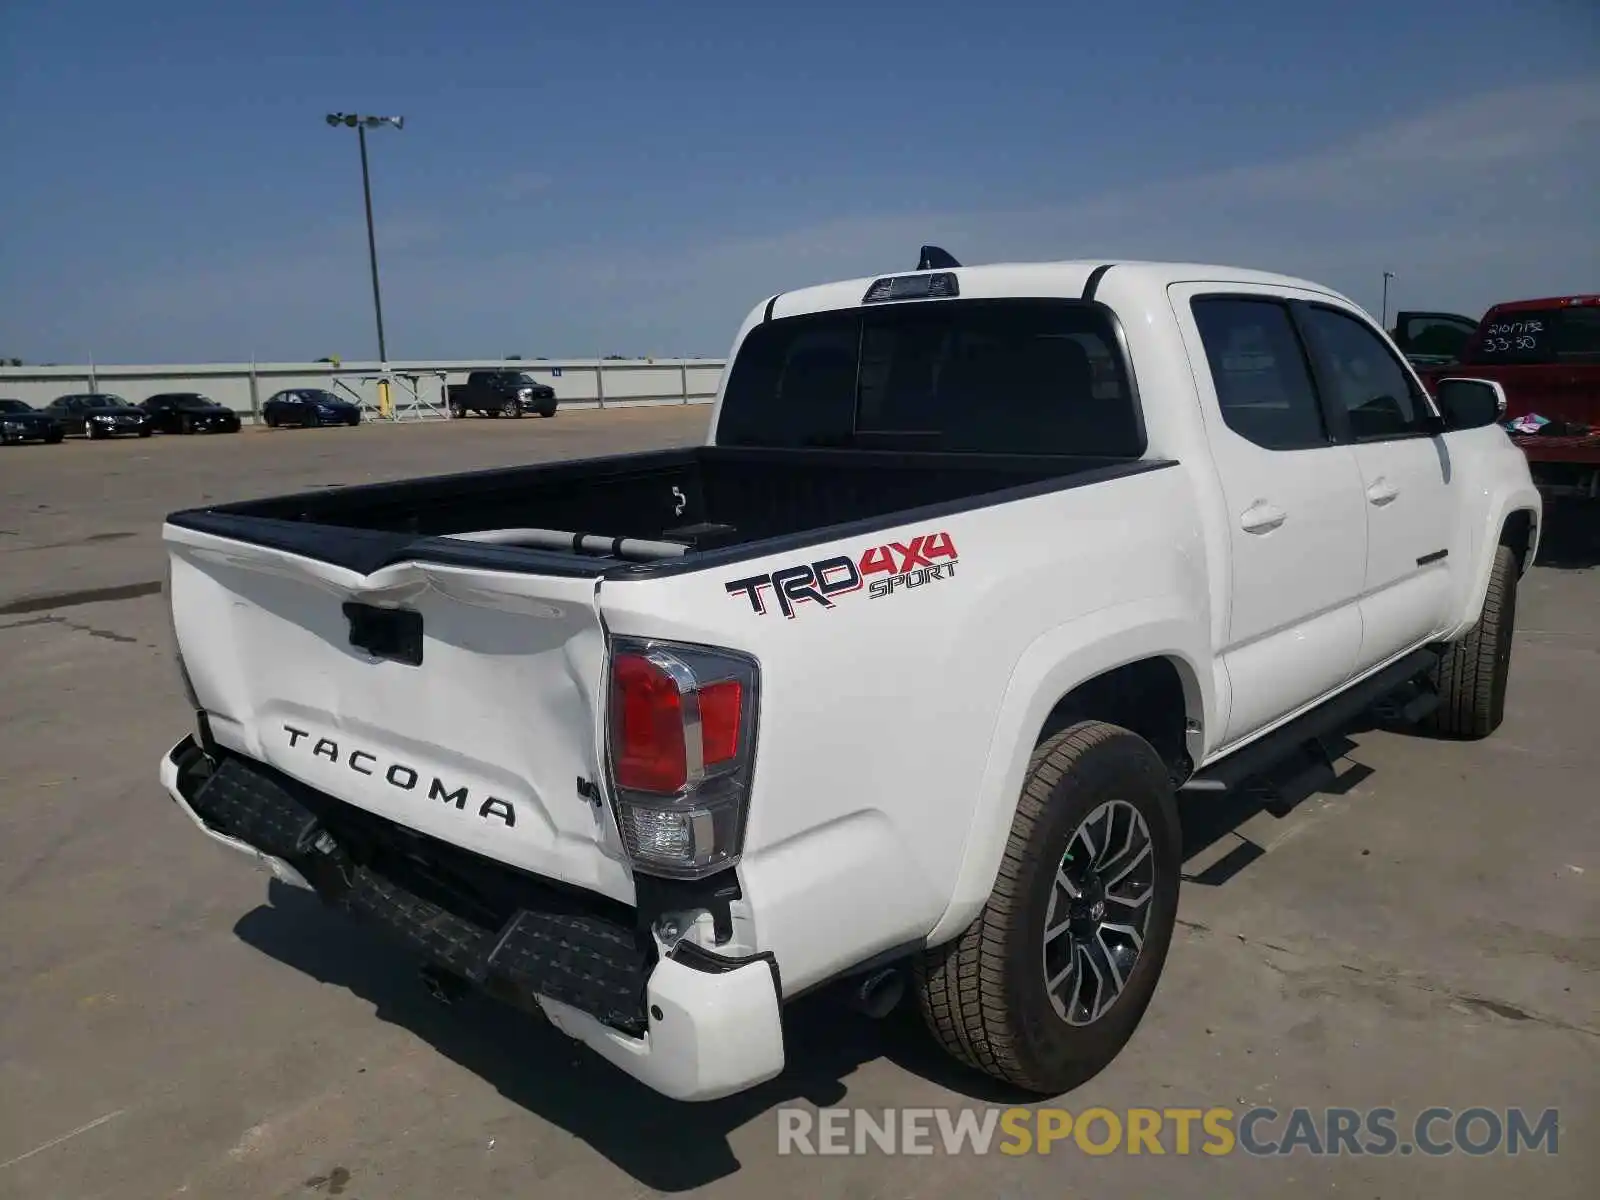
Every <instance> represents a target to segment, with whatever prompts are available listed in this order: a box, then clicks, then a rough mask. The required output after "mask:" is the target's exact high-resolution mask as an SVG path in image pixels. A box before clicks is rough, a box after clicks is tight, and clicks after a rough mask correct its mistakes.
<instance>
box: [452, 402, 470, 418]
mask: <svg viewBox="0 0 1600 1200" xmlns="http://www.w3.org/2000/svg"><path fill="white" fill-rule="evenodd" d="M450 415H451V416H452V417H454V418H455V419H456V420H458V421H459V420H461V419H462V418H464V417H465V416H466V415H467V406H466V405H465V404H452V405H451V406H450Z"/></svg>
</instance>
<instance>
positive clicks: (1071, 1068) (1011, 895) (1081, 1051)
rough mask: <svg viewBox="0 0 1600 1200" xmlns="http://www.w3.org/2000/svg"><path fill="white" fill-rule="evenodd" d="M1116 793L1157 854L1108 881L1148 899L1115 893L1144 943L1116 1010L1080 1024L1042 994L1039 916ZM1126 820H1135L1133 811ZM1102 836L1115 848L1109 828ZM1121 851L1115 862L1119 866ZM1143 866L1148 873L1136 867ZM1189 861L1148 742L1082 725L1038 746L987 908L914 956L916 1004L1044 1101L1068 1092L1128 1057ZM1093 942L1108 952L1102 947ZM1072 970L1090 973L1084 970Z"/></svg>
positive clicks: (976, 1060) (937, 1034) (953, 1045)
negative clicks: (1136, 921) (1126, 877)
mask: <svg viewBox="0 0 1600 1200" xmlns="http://www.w3.org/2000/svg"><path fill="white" fill-rule="evenodd" d="M1115 801H1123V802H1125V805H1124V806H1123V807H1119V808H1116V809H1113V810H1112V814H1113V817H1115V814H1116V813H1118V812H1123V811H1125V809H1126V808H1131V809H1132V810H1133V811H1136V812H1137V813H1138V815H1139V817H1141V818H1142V819H1143V822H1144V826H1145V829H1146V831H1147V832H1148V835H1149V850H1150V852H1149V854H1148V855H1147V856H1143V857H1142V858H1141V859H1140V861H1139V863H1137V864H1136V867H1137V870H1136V871H1135V872H1133V873H1132V875H1131V876H1130V878H1135V879H1136V883H1135V884H1132V885H1129V884H1123V885H1118V884H1117V883H1116V882H1115V880H1113V883H1112V886H1113V887H1119V886H1121V887H1130V886H1137V887H1139V888H1140V889H1141V890H1140V895H1141V896H1143V895H1148V899H1144V900H1142V901H1141V902H1139V904H1137V905H1129V904H1128V903H1127V901H1126V900H1125V899H1124V900H1122V901H1118V902H1117V903H1118V904H1119V908H1118V909H1117V910H1115V911H1117V912H1118V914H1119V915H1121V914H1122V913H1124V912H1127V913H1137V911H1138V909H1139V908H1144V909H1147V910H1148V911H1147V914H1146V916H1145V922H1146V923H1145V925H1144V931H1143V939H1142V944H1141V945H1140V946H1139V947H1138V948H1137V956H1136V957H1134V958H1133V959H1132V960H1131V961H1132V968H1131V970H1130V971H1129V972H1128V973H1127V975H1126V980H1125V983H1124V986H1123V988H1122V990H1121V992H1120V993H1119V994H1117V995H1116V996H1115V998H1114V999H1112V1000H1111V1001H1110V1003H1109V1007H1108V1008H1106V1009H1105V1010H1104V1011H1103V1012H1101V1013H1099V1014H1098V1016H1093V1015H1091V1016H1090V1019H1089V1020H1088V1021H1086V1022H1085V1023H1080V1024H1072V1023H1069V1022H1068V1020H1067V1019H1066V1017H1065V1016H1063V1015H1062V1012H1061V1011H1059V1010H1058V1009H1057V1008H1056V1006H1055V1003H1054V1002H1053V1001H1052V999H1051V997H1050V994H1049V992H1048V990H1047V985H1046V980H1045V974H1046V970H1047V962H1048V955H1049V954H1050V953H1051V952H1050V951H1048V950H1047V949H1046V945H1045V922H1046V918H1047V916H1048V915H1049V914H1050V913H1051V911H1052V909H1051V904H1052V897H1053V896H1054V895H1056V893H1057V888H1056V883H1055V881H1056V878H1057V872H1058V870H1062V871H1064V870H1066V869H1067V862H1068V858H1069V856H1070V855H1071V854H1072V853H1073V852H1075V847H1076V846H1077V845H1081V844H1082V843H1079V842H1078V841H1077V834H1078V832H1079V830H1080V827H1082V826H1084V825H1085V823H1086V821H1087V820H1088V819H1089V818H1090V817H1091V815H1093V814H1095V813H1097V812H1099V811H1102V809H1103V808H1105V807H1106V806H1108V805H1110V804H1111V803H1112V802H1115ZM1127 822H1128V824H1129V825H1130V826H1131V825H1132V824H1133V820H1132V818H1131V817H1128V818H1127ZM1106 842H1107V843H1108V844H1109V845H1121V842H1120V839H1119V837H1118V836H1117V835H1115V834H1114V832H1113V831H1112V830H1107V837H1106ZM1101 853H1102V854H1104V853H1105V850H1104V849H1102V851H1101ZM1094 857H1095V858H1096V862H1098V861H1099V856H1094ZM1118 857H1119V856H1117V855H1113V856H1112V858H1111V859H1110V860H1109V862H1108V863H1107V865H1108V866H1111V867H1119V866H1120V864H1119V862H1118ZM1145 860H1148V875H1147V876H1144V875H1142V874H1141V873H1143V872H1145V871H1146V866H1145V865H1143V864H1144V863H1145ZM1182 864H1183V850H1182V835H1181V832H1180V829H1179V825H1178V813H1177V805H1176V803H1175V802H1174V799H1173V793H1172V782H1171V779H1170V777H1169V773H1168V770H1167V766H1166V764H1165V763H1163V762H1162V760H1161V757H1160V755H1158V754H1157V753H1156V752H1155V750H1154V749H1153V748H1152V747H1151V746H1150V744H1149V743H1148V742H1146V741H1145V740H1144V739H1143V738H1141V737H1139V736H1138V735H1137V734H1134V733H1130V732H1129V731H1128V730H1126V729H1122V728H1120V727H1118V726H1115V725H1108V724H1105V723H1103V722H1099V721H1086V722H1083V723H1080V724H1077V725H1073V726H1071V727H1070V728H1068V729H1065V730H1063V731H1062V732H1060V733H1058V734H1056V735H1055V736H1054V737H1051V738H1049V739H1047V740H1046V741H1045V742H1043V743H1041V744H1040V745H1039V746H1038V748H1037V749H1035V750H1034V752H1033V757H1032V759H1031V761H1030V763H1029V768H1028V777H1027V781H1026V783H1025V784H1024V785H1023V789H1022V795H1021V797H1020V798H1019V800H1018V802H1017V811H1016V816H1015V817H1014V818H1013V821H1012V825H1011V834H1010V837H1009V839H1008V841H1007V843H1006V850H1005V858H1004V860H1003V861H1002V863H1001V866H1000V873H999V876H998V878H997V879H996V880H995V884H994V890H993V892H992V893H991V894H990V896H989V900H988V903H987V904H985V906H984V908H983V911H982V912H981V913H980V914H979V915H978V917H977V919H976V920H975V921H973V923H972V924H971V925H969V926H968V927H967V929H966V930H965V931H964V932H963V933H962V934H961V935H960V936H959V937H957V938H955V939H954V940H952V941H949V942H946V943H944V944H943V945H940V946H937V947H935V948H933V949H931V950H929V951H927V952H925V953H924V954H923V955H922V956H921V957H920V959H919V960H918V962H917V964H916V967H915V972H914V978H915V982H916V992H917V997H918V1002H919V1004H920V1006H921V1009H922V1015H923V1019H924V1021H925V1022H926V1024H927V1026H928V1028H929V1030H930V1031H931V1032H932V1033H933V1036H934V1038H935V1039H936V1040H937V1041H938V1042H939V1043H940V1044H941V1045H942V1046H943V1047H944V1049H945V1050H946V1051H947V1052H948V1053H949V1054H951V1055H952V1056H954V1057H955V1058H956V1059H958V1060H959V1061H961V1062H964V1063H966V1064H967V1065H969V1066H972V1067H975V1068H976V1069H978V1070H979V1071H982V1072H983V1073H984V1074H987V1075H990V1076H993V1077H994V1078H996V1079H999V1080H1002V1081H1003V1082H1006V1083H1009V1084H1012V1085H1013V1086H1016V1087H1019V1088H1023V1089H1025V1090H1027V1091H1030V1092H1034V1093H1038V1094H1040V1095H1057V1094H1060V1093H1062V1092H1065V1091H1070V1090H1071V1089H1072V1088H1074V1087H1076V1086H1078V1085H1079V1084H1081V1083H1083V1082H1084V1081H1085V1080H1087V1079H1089V1078H1091V1077H1093V1076H1094V1075H1095V1074H1096V1073H1097V1072H1099V1071H1100V1070H1101V1069H1103V1068H1104V1067H1105V1066H1106V1064H1108V1063H1109V1062H1111V1060H1112V1059H1114V1058H1115V1057H1116V1056H1117V1055H1118V1053H1120V1052H1121V1050H1122V1048H1123V1046H1125V1045H1126V1044H1127V1042H1128V1040H1129V1038H1131V1037H1132V1036H1133V1033H1134V1030H1135V1029H1136V1028H1138V1025H1139V1022H1140V1020H1141V1019H1142V1018H1143V1016H1144V1012H1145V1009H1146V1008H1147V1007H1148V1006H1149V1004H1150V1000H1151V997H1152V996H1154V995H1155V989H1156V982H1157V980H1159V979H1160V977H1161V969H1162V967H1163V965H1164V964H1165V962H1166V957H1167V949H1168V947H1169V946H1170V944H1171V942H1172V930H1173V926H1174V924H1175V922H1176V919H1177V912H1178V885H1179V875H1180V872H1181V870H1182ZM1107 873H1108V874H1109V873H1110V872H1107ZM1063 894H1064V893H1063ZM1099 907H1100V910H1101V915H1099V916H1096V917H1094V918H1093V920H1094V921H1103V920H1104V919H1105V917H1106V916H1107V915H1109V913H1110V912H1111V911H1113V910H1110V909H1108V908H1107V905H1106V904H1105V903H1102V904H1101V905H1100V906H1099ZM1114 936H1120V935H1114ZM1062 940H1067V941H1068V942H1069V943H1071V944H1073V949H1072V950H1071V954H1072V955H1073V958H1072V961H1073V962H1075V963H1081V959H1079V958H1078V957H1077V954H1078V951H1077V949H1076V943H1077V941H1078V939H1076V938H1067V939H1057V941H1056V942H1054V943H1052V946H1053V947H1055V949H1056V950H1058V951H1059V950H1060V949H1061V948H1062V947H1061V946H1060V942H1061V941H1062ZM1088 941H1089V939H1087V938H1085V939H1084V942H1085V944H1087V943H1088ZM1098 945H1099V947H1100V949H1101V950H1102V951H1103V950H1105V946H1106V944H1105V942H1104V941H1100V942H1099V943H1098ZM1125 948H1126V946H1124V949H1125ZM1124 965H1125V964H1124ZM1052 969H1053V968H1052ZM1075 969H1077V970H1078V971H1079V974H1080V975H1081V976H1082V978H1084V979H1088V978H1089V976H1088V975H1087V974H1086V973H1084V972H1083V971H1082V967H1081V965H1080V966H1078V967H1077V968H1075ZM1097 974H1098V972H1097ZM1097 1002H1098V993H1097ZM1080 1015H1081V1014H1080Z"/></svg>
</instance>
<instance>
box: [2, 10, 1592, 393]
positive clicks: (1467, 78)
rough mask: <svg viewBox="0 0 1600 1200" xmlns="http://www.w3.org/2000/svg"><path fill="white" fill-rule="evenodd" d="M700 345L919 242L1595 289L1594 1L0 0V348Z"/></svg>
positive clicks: (147, 351)
mask: <svg viewBox="0 0 1600 1200" xmlns="http://www.w3.org/2000/svg"><path fill="white" fill-rule="evenodd" d="M350 109H359V110H361V111H363V112H377V113H400V114H404V115H405V117H406V127H405V129H404V130H403V131H402V132H398V133H397V132H395V131H393V130H381V131H379V132H377V133H374V134H373V135H372V136H371V150H372V170H373V191H374V207H375V209H376V212H377V226H378V249H379V262H380V267H381V270H382V275H383V298H384V310H385V319H386V325H387V335H388V344H389V353H390V357H391V358H393V359H396V360H401V359H408V358H425V357H448V358H468V357H476V356H493V357H498V356H501V355H507V354H522V355H525V356H532V355H546V356H550V357H562V356H589V355H593V354H603V353H618V354H625V355H636V354H637V355H645V354H654V355H671V354H680V353H681V354H711V355H720V354H722V353H724V352H725V351H726V350H727V348H728V343H729V341H730V339H731V337H732V335H733V333H734V330H735V328H736V326H737V324H738V322H739V321H740V319H741V318H742V317H743V316H744V314H745V312H746V311H748V309H749V308H750V306H751V305H752V304H754V303H756V302H757V301H759V300H761V299H762V298H764V297H765V296H766V295H768V294H770V293H772V292H775V291H781V290H784V289H787V288H791V287H796V286H801V285H804V284H807V283H813V282H820V281H823V280H827V279H831V278H840V277H854V276H857V275H864V274H870V273H873V272H875V271H878V270H882V269H886V268H900V267H906V266H910V265H912V264H913V263H914V261H915V259H914V256H915V254H916V250H917V247H918V246H919V245H920V244H921V243H922V242H924V241H935V242H938V243H939V244H941V245H944V246H945V247H946V248H947V249H949V250H950V251H951V252H952V253H954V254H955V255H956V256H957V257H958V258H960V259H961V260H962V261H964V262H982V261H1003V260H1018V259H1051V258H1077V257H1091V258H1092V257H1098V256H1102V255H1104V256H1110V257H1117V256H1120V257H1142V258H1166V257H1175V258H1183V259H1189V260H1202V261H1222V262H1230V263H1238V264H1240V265H1247V266H1254V267H1264V268H1267V269H1274V270H1284V271H1289V272H1292V273H1296V274H1302V275H1307V276H1309V277H1312V278H1315V279H1318V280H1321V281H1323V282H1326V283H1329V284H1332V285H1333V286H1335V287H1338V288H1340V289H1341V290H1344V291H1346V292H1347V293H1349V294H1350V295H1351V296H1353V297H1354V298H1355V299H1356V300H1357V301H1359V302H1360V303H1362V304H1364V305H1366V306H1368V307H1369V308H1370V309H1372V310H1373V311H1376V310H1377V308H1378V304H1379V287H1380V281H1381V273H1382V271H1383V270H1385V269H1389V270H1393V271H1395V272H1397V274H1398V278H1397V280H1396V281H1395V283H1394V285H1393V288H1394V291H1393V296H1394V299H1395V301H1396V302H1397V303H1399V304H1402V305H1404V306H1407V307H1421V308H1443V309H1450V310H1455V311H1466V312H1471V313H1474V314H1477V313H1480V312H1481V311H1482V310H1483V309H1484V308H1485V307H1486V306H1487V305H1488V304H1489V303H1491V302H1492V301H1494V300H1495V299H1497V298H1505V297H1511V296H1521V295H1542V294H1548V293H1561V292H1567V291H1579V290H1589V291H1592V290H1596V289H1600V204H1597V202H1596V197H1597V195H1600V6H1597V5H1596V4H1594V2H1593V0H1518V3H1516V4H1511V3H1508V2H1507V0H1494V2H1480V0H1449V2H1443V0H1412V2H1411V3H1409V4H1396V3H1393V0H1389V2H1387V3H1381V4H1380V3H1367V2H1365V0H1362V2H1356V0H1343V2H1342V3H1339V4H1314V5H1302V4H1288V3H1265V2H1263V0H1207V2H1206V3H1203V4H1201V3H1180V2H1178V0H1146V2H1144V3H1138V4H1127V5H1114V4H1062V3H1055V4H1046V3H1041V2H1040V0H1031V2H1026V3H1024V2H1018V0H984V2H983V3H976V2H974V0H967V2H965V3H951V2H947V0H921V2H918V3H906V2H903V0H880V2H878V3H871V2H869V0H857V2H856V3H836V2H834V0H812V2H811V3H807V4H771V5H763V4H753V3H742V4H735V3H724V2H721V0H716V2H712V0H680V2H679V3H676V4H664V3H658V4H645V3H640V2H638V0H618V2H614V3H610V4H603V3H596V4H593V5H590V6H587V7H585V6H581V5H577V4H564V5H535V4H529V3H526V2H522V3H502V2H498V0H494V2H491V0H455V2H453V3H449V4H440V3H423V2H421V0H389V2H388V3H383V4H377V3H339V2H337V0H318V2H315V3H306V2H302V0H277V2H276V3H273V4H270V5H269V4H259V5H257V4H251V5H246V4H243V3H226V4H217V3H199V2H197V0H141V2H140V3H125V2H121V3H112V2H109V0H101V2H99V3H74V2H72V0H49V2H48V3H46V2H44V0H6V3H5V4H4V5H0V163H4V164H5V170H4V178H5V185H4V187H0V231H3V232H0V355H17V356H20V357H22V358H24V359H26V360H27V361H29V362H41V361H58V362H73V361H83V360H84V359H86V358H87V357H89V356H90V355H92V356H93V357H94V358H95V359H96V360H97V361H100V362H103V363H109V362H163V361H237V360H247V359H249V358H251V357H252V356H254V357H256V358H258V359H261V360H286V359H287V360H295V359H309V358H316V357H320V356H322V355H325V354H338V355H341V356H342V357H344V358H345V359H347V360H356V359H366V358H369V357H373V356H374V355H375V338H374V334H373V322H372V308H371V292H370V284H369V281H368V276H367V264H366V243H365V232H364V224H363V216H362V209H361V184H360V167H359V162H358V158H357V151H356V144H355V135H354V133H353V131H349V130H337V131H336V130H332V129H329V128H328V127H327V126H326V125H325V124H324V123H323V120H322V117H323V114H324V113H326V112H329V111H334V110H350Z"/></svg>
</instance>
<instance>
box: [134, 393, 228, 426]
mask: <svg viewBox="0 0 1600 1200" xmlns="http://www.w3.org/2000/svg"><path fill="white" fill-rule="evenodd" d="M139 407H140V408H142V409H144V410H145V412H147V413H149V414H150V421H151V424H152V425H153V426H154V427H155V430H156V432H157V433H238V432H239V414H238V413H236V412H234V411H233V409H231V408H228V407H227V406H226V405H222V404H218V403H217V402H216V401H215V400H213V399H211V397H209V396H205V395H202V394H200V393H199V392H162V393H160V394H159V395H155V396H151V397H150V398H149V399H148V400H146V401H145V402H144V403H143V404H141V405H140V406H139Z"/></svg>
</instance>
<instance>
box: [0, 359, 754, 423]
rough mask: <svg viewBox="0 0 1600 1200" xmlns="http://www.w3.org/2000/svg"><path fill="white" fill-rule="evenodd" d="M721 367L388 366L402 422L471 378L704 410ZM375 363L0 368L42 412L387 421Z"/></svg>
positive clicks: (1, 378)
mask: <svg viewBox="0 0 1600 1200" xmlns="http://www.w3.org/2000/svg"><path fill="white" fill-rule="evenodd" d="M722 367H723V363H722V360H721V359H709V358H671V359H665V358H662V359H593V358H585V359H559V360H556V359H510V360H491V361H482V362H400V363H390V364H389V372H388V378H389V379H390V380H391V384H390V389H389V400H390V405H391V408H390V415H391V419H393V420H396V421H411V420H419V421H420V420H430V419H433V420H437V419H443V418H444V417H446V416H447V415H448V414H447V410H446V408H445V404H444V396H445V388H446V387H448V386H449V385H451V384H458V383H464V382H466V378H467V373H468V372H469V371H497V370H506V371H509V370H516V371H525V372H527V374H528V375H529V376H530V377H532V378H533V379H535V380H536V381H538V382H540V383H548V384H549V385H550V386H551V387H553V388H555V391H556V399H557V400H558V401H559V402H560V404H561V405H562V406H563V407H572V408H625V407H634V406H639V405H648V404H705V403H709V402H710V401H712V400H714V399H715V398H716V393H717V385H718V383H719V381H720V380H721V378H722ZM381 378H383V375H382V373H381V372H380V370H379V365H378V364H377V363H341V364H338V365H335V364H333V363H189V364H181V365H171V364H167V365H161V366H98V365H94V364H91V365H88V366H64V367H0V397H4V398H15V399H18V400H25V401H27V402H28V403H29V404H32V405H33V406H34V407H35V408H43V407H44V406H45V405H47V404H49V403H50V401H52V400H54V399H55V398H56V397H57V396H61V395H66V394H67V393H69V392H110V393H112V394H113V395H117V396H121V397H122V398H123V399H124V400H127V401H128V402H129V403H130V404H137V403H139V402H140V401H141V400H144V399H145V398H146V397H149V396H154V395H157V394H159V393H161V392H200V393H202V394H204V395H206V396H209V397H211V399H213V400H215V401H216V402H217V403H219V404H225V405H227V406H228V407H229V408H231V409H233V410H234V411H235V412H237V413H239V414H240V415H241V416H243V417H244V418H245V419H246V420H247V421H249V420H254V419H255V418H256V416H257V414H259V413H260V411H261V405H262V403H263V402H265V401H266V400H268V399H270V398H271V397H272V396H273V394H274V393H277V392H281V391H283V390H285V389H287V388H325V389H326V390H328V391H330V392H333V393H335V394H337V395H340V396H343V397H345V398H347V399H349V400H352V401H355V402H356V403H359V404H360V405H361V406H362V407H363V408H364V409H366V410H367V415H368V416H371V417H377V416H380V415H381V412H380V407H379V401H378V381H379V380H380V379H381Z"/></svg>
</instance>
